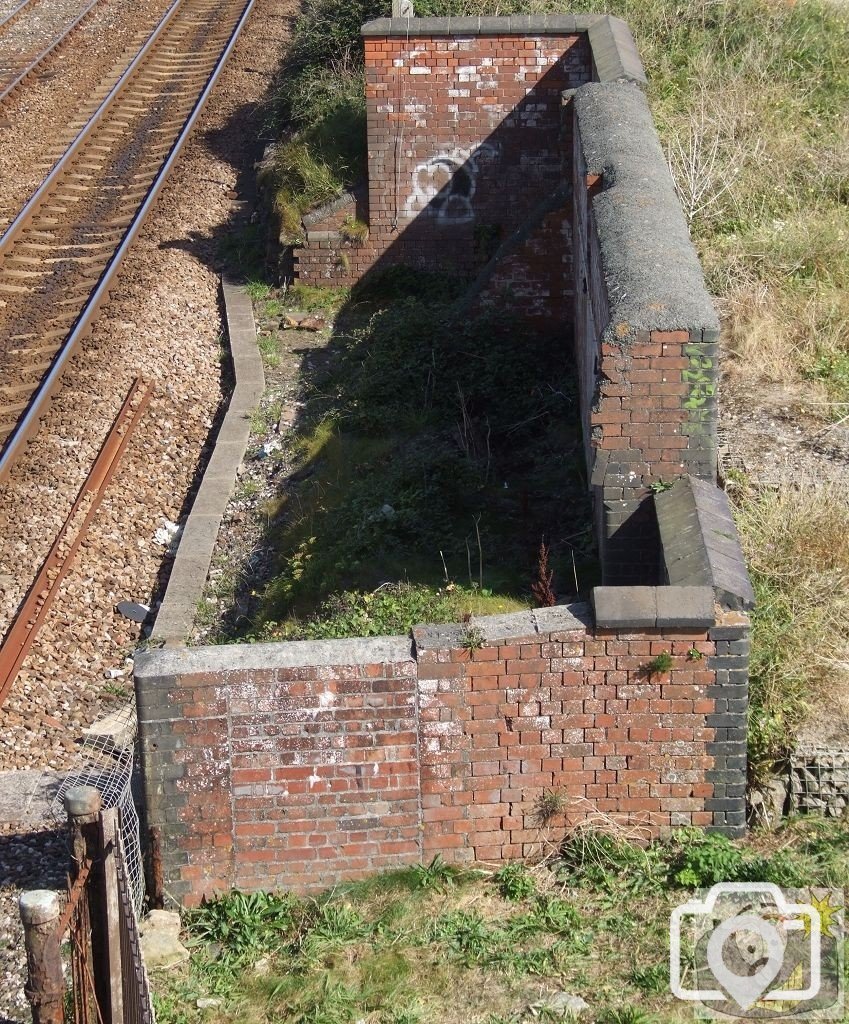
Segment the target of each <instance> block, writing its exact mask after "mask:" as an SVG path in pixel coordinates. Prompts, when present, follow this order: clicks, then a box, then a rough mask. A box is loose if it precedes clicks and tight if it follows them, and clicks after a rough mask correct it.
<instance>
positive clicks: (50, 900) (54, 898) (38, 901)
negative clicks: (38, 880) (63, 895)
mask: <svg viewBox="0 0 849 1024" xmlns="http://www.w3.org/2000/svg"><path fill="white" fill-rule="evenodd" d="M18 913H19V914H20V915H21V921H22V922H23V923H24V924H25V925H30V926H32V925H40V924H49V923H50V922H51V921H55V920H56V918H57V917H58V916H59V896H58V894H57V893H55V892H53V890H52V889H30V891H29V892H22V893H21V895H20V898H19V899H18Z"/></svg>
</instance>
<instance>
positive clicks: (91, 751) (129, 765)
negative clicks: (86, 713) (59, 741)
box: [51, 699, 145, 916]
mask: <svg viewBox="0 0 849 1024" xmlns="http://www.w3.org/2000/svg"><path fill="white" fill-rule="evenodd" d="M137 731H138V721H137V718H136V704H135V700H134V699H131V700H128V701H126V703H124V704H121V705H120V706H118V707H117V708H115V709H114V710H111V711H108V712H104V713H103V714H102V715H101V716H100V717H99V718H97V719H96V720H95V722H94V723H93V724H92V725H91V726H90V727H89V729H88V730H87V732H86V736H85V739H84V741H83V744H82V747H81V748H80V751H79V753H78V755H77V760H78V764H77V765H75V766H74V767H73V768H72V769H71V770H70V771H69V772H68V774H67V776H66V777H65V779H64V780H63V781H62V783H61V785H60V786H59V789H58V791H57V792H56V795H55V797H54V798H53V803H52V805H51V811H52V814H53V816H54V818H55V819H56V821H57V823H60V822H61V823H62V824H63V825H64V823H65V821H66V816H65V795H66V794H67V793H68V791H69V790H71V789H74V788H76V787H77V786H93V787H94V788H95V789H96V790H97V791H98V792H99V793H100V795H101V798H102V800H103V808H104V809H108V808H112V807H115V808H117V809H118V811H119V812H120V822H121V841H122V844H123V849H124V857H125V864H126V875H127V884H128V886H129V890H130V892H131V893H132V902H133V909H134V911H135V914H136V916H138V915H140V914H141V911H142V905H143V903H144V895H145V890H144V865H143V861H142V852H141V841H140V835H139V816H138V811H137V810H136V805H135V802H134V800H133V792H132V780H133V768H134V764H135V740H136V733H137Z"/></svg>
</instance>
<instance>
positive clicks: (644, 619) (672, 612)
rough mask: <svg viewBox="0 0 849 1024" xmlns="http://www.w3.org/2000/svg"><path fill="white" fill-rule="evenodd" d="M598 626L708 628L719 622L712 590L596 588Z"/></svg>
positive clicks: (705, 588) (594, 590) (698, 588)
mask: <svg viewBox="0 0 849 1024" xmlns="http://www.w3.org/2000/svg"><path fill="white" fill-rule="evenodd" d="M593 605H594V607H595V619H596V625H597V626H601V627H603V628H607V629H660V628H669V629H685V628H687V627H695V628H698V629H707V628H708V627H710V626H713V624H714V623H715V622H716V613H715V609H714V602H713V590H712V589H711V588H710V587H595V588H594V589H593Z"/></svg>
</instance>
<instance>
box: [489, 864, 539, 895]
mask: <svg viewBox="0 0 849 1024" xmlns="http://www.w3.org/2000/svg"><path fill="white" fill-rule="evenodd" d="M493 881H494V882H495V884H496V885H497V886H498V891H499V892H500V893H501V895H502V896H503V898H504V899H505V900H510V901H511V902H513V903H517V902H518V901H519V900H526V899H529V898H530V897H531V896H533V895H534V893H535V892H536V889H537V886H536V882H535V881H534V876H533V875H532V874H531V873H530V871H528V869H527V868H526V867H525V865H524V864H521V863H518V862H517V863H515V864H505V865H504V867H503V868H501V869H500V871H497V872H496V873H495V876H494V877H493Z"/></svg>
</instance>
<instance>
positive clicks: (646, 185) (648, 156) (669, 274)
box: [573, 82, 719, 345]
mask: <svg viewBox="0 0 849 1024" xmlns="http://www.w3.org/2000/svg"><path fill="white" fill-rule="evenodd" d="M573 104H574V109H575V116H576V118H577V122H578V130H579V134H580V139H581V147H582V150H583V156H584V161H585V163H586V167H587V172H588V173H589V174H598V175H601V176H602V190H601V191H600V192H599V193H598V194H596V195H595V196H594V198H593V200H592V207H593V213H594V216H595V220H596V225H597V228H598V235H599V245H600V249H601V263H602V270H603V273H604V279H605V284H606V287H607V292H608V297H609V301H610V323H609V325H608V327H607V328H606V330H605V332H604V340H605V341H606V342H608V343H611V344H620V345H627V344H629V343H631V342H633V341H634V340H635V339H636V336H637V333H638V332H639V331H649V330H659V331H666V330H670V331H671V330H689V331H694V332H700V331H710V332H713V333H714V334H716V332H718V330H719V321H718V319H717V316H716V311H715V310H714V307H713V303H712V301H711V298H710V296H709V295H708V293H707V289H706V288H705V282H704V276H703V274H702V269H701V267H700V265H699V260H698V257H697V256H696V251H695V249H694V248H693V245H692V243H691V241H690V236H689V232H688V229H687V223H686V221H685V219H684V214H683V213H682V212H681V206H680V203H679V202H678V198H677V196H676V195H675V190H674V187H673V184H672V178H671V176H670V173H669V168H668V166H667V163H666V158H665V157H664V154H663V150H662V149H661V145H660V141H659V140H658V137H657V132H656V131H655V127H654V122H653V121H652V117H651V113H650V112H649V108H648V103H647V101H646V98H645V96H644V95H643V94H642V92H641V91H640V90H639V89H638V88H637V87H636V85H634V84H631V83H628V82H608V83H597V82H590V83H589V84H587V85H582V86H581V87H580V89H578V90H577V91H576V92H575V95H574V98H573ZM700 340H701V338H700Z"/></svg>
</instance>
